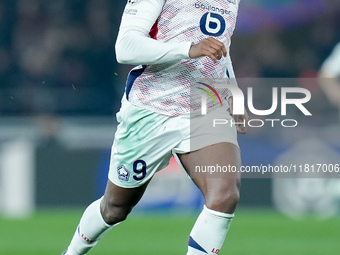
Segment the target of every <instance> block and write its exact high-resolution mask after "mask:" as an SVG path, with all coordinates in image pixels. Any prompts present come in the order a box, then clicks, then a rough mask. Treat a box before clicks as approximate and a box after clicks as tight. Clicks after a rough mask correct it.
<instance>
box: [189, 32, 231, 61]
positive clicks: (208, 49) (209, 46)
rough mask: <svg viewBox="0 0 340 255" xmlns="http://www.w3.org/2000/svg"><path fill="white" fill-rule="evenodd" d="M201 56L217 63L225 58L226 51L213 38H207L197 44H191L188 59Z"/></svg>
mask: <svg viewBox="0 0 340 255" xmlns="http://www.w3.org/2000/svg"><path fill="white" fill-rule="evenodd" d="M203 56H207V57H209V58H211V59H212V60H213V61H214V62H217V61H218V60H220V59H221V58H222V57H226V56H227V49H226V47H225V45H224V43H222V42H220V41H219V40H216V39H215V38H213V37H209V38H206V39H204V40H202V41H200V42H199V43H197V44H192V45H191V47H190V50H189V57H190V58H199V57H203Z"/></svg>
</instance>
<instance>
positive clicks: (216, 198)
mask: <svg viewBox="0 0 340 255" xmlns="http://www.w3.org/2000/svg"><path fill="white" fill-rule="evenodd" d="M239 199H240V192H239V189H238V188H237V187H235V188H231V189H228V190H227V191H224V192H219V193H218V194H214V195H213V196H211V199H207V201H206V205H207V207H208V208H209V209H212V210H216V211H220V212H225V213H233V212H234V211H235V208H236V205H237V203H238V201H239Z"/></svg>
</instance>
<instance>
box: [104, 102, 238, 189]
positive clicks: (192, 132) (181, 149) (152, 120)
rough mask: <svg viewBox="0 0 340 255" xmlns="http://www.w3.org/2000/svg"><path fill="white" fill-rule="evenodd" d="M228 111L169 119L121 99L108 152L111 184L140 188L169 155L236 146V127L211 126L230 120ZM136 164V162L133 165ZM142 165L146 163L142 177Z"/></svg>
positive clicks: (159, 168) (163, 165)
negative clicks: (114, 131)
mask: <svg viewBox="0 0 340 255" xmlns="http://www.w3.org/2000/svg"><path fill="white" fill-rule="evenodd" d="M227 110H228V106H227V104H224V107H216V108H215V109H214V110H213V111H212V112H211V113H210V114H207V115H197V116H190V115H180V116H176V117H171V116H166V115H163V114H158V113H155V112H151V111H149V110H147V109H143V108H140V107H136V106H134V105H133V104H131V103H130V102H129V101H127V100H126V99H125V98H124V99H123V102H122V107H121V109H120V111H119V113H117V121H118V123H119V125H118V127H117V131H116V133H115V140H114V143H113V145H112V150H111V162H110V170H109V179H110V181H111V182H113V183H114V184H115V185H117V186H120V187H123V188H135V187H139V186H141V185H143V184H144V183H146V182H147V181H149V180H150V179H151V178H152V176H153V175H154V174H155V173H156V172H157V171H159V170H161V169H163V168H165V167H166V166H167V165H168V164H169V160H170V157H171V155H172V154H176V153H179V154H181V153H187V152H190V151H194V150H199V149H201V148H204V147H206V146H209V145H212V144H217V143H221V142H229V143H233V144H235V145H236V146H239V145H238V142H237V132H236V127H235V125H233V126H231V125H230V124H229V125H217V126H216V127H215V128H214V127H213V120H214V119H223V120H228V121H229V123H230V122H231V121H232V117H231V116H230V114H229V113H228V111H227ZM136 162H139V163H138V164H137V165H135V164H136ZM141 162H144V163H145V166H144V171H145V172H144V174H143V171H141V170H142V167H143V165H142V163H141ZM135 167H138V171H137V173H136V171H135V170H136V169H134V168H135ZM138 172H139V173H138Z"/></svg>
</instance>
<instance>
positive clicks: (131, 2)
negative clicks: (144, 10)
mask: <svg viewBox="0 0 340 255" xmlns="http://www.w3.org/2000/svg"><path fill="white" fill-rule="evenodd" d="M137 2H138V0H128V4H135V3H137Z"/></svg>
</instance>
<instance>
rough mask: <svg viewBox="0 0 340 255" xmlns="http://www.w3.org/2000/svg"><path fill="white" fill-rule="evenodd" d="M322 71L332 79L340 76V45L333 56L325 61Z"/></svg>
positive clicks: (336, 47)
mask: <svg viewBox="0 0 340 255" xmlns="http://www.w3.org/2000/svg"><path fill="white" fill-rule="evenodd" d="M321 71H322V72H323V73H324V74H325V75H327V76H330V77H339V76H340V43H338V44H337V45H336V46H335V48H334V50H333V52H332V54H331V55H330V56H329V57H328V58H327V59H326V60H325V62H324V63H323V65H322V67H321Z"/></svg>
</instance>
